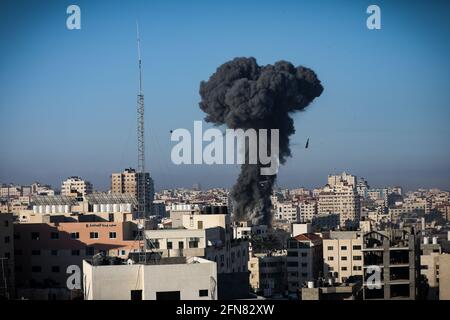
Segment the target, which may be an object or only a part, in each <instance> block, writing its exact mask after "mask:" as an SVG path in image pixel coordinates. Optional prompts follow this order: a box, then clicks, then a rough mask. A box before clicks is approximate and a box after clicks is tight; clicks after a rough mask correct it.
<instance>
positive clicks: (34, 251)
mask: <svg viewBox="0 0 450 320" xmlns="http://www.w3.org/2000/svg"><path fill="white" fill-rule="evenodd" d="M31 255H32V256H40V255H41V250H31Z"/></svg>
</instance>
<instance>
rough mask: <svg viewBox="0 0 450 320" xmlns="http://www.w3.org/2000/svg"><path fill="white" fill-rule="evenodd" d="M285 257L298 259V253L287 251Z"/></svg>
mask: <svg viewBox="0 0 450 320" xmlns="http://www.w3.org/2000/svg"><path fill="white" fill-rule="evenodd" d="M287 256H288V257H298V252H297V251H288V253H287Z"/></svg>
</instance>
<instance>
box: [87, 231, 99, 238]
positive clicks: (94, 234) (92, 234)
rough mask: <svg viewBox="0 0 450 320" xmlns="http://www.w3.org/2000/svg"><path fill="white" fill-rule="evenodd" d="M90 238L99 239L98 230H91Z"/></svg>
mask: <svg viewBox="0 0 450 320" xmlns="http://www.w3.org/2000/svg"><path fill="white" fill-rule="evenodd" d="M89 238H91V239H98V232H91V233H89Z"/></svg>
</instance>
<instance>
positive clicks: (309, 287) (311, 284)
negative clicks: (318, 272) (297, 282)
mask: <svg viewBox="0 0 450 320" xmlns="http://www.w3.org/2000/svg"><path fill="white" fill-rule="evenodd" d="M313 288H314V281H308V289H313Z"/></svg>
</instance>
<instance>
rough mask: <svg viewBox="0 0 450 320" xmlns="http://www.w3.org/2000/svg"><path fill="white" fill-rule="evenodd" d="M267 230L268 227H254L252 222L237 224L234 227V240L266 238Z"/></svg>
mask: <svg viewBox="0 0 450 320" xmlns="http://www.w3.org/2000/svg"><path fill="white" fill-rule="evenodd" d="M267 229H268V228H267V226H266V225H254V224H252V222H251V221H241V222H237V223H235V224H234V225H233V238H234V239H247V240H250V239H251V238H252V237H259V238H266V237H267Z"/></svg>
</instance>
